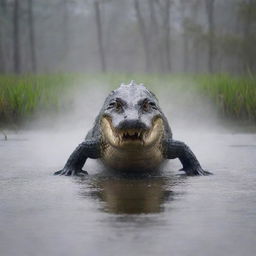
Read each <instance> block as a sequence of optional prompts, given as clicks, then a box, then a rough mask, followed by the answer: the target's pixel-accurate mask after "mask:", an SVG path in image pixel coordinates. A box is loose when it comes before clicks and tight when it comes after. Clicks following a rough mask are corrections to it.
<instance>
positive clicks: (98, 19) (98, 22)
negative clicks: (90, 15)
mask: <svg viewBox="0 0 256 256" xmlns="http://www.w3.org/2000/svg"><path fill="white" fill-rule="evenodd" d="M94 10H95V18H96V26H97V35H98V45H99V55H100V62H101V71H102V72H105V71H106V62H105V52H104V48H103V36H102V22H101V13H100V4H99V2H98V1H97V0H95V1H94Z"/></svg>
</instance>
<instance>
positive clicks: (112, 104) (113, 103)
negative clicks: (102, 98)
mask: <svg viewBox="0 0 256 256" xmlns="http://www.w3.org/2000/svg"><path fill="white" fill-rule="evenodd" d="M115 105H116V103H115V102H111V103H110V104H109V105H108V108H107V109H111V108H114V107H115Z"/></svg>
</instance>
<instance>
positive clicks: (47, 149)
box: [0, 88, 256, 256]
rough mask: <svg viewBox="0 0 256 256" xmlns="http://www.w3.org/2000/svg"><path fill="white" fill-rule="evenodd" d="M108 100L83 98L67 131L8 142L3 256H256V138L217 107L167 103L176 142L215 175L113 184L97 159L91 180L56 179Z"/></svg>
mask: <svg viewBox="0 0 256 256" xmlns="http://www.w3.org/2000/svg"><path fill="white" fill-rule="evenodd" d="M100 91H102V88H101V90H98V89H97V88H95V89H94V91H91V92H90V93H88V91H86V92H84V93H79V95H80V96H79V97H78V96H77V97H76V98H75V99H76V100H74V104H75V106H74V108H73V109H72V110H71V112H70V113H69V115H68V113H65V115H63V116H62V117H58V118H60V120H58V122H59V125H54V122H53V120H52V118H49V120H47V119H46V120H41V121H40V122H38V125H37V126H36V125H34V129H33V130H30V131H29V130H25V131H23V132H21V131H20V132H19V133H17V134H15V133H10V132H8V131H7V134H8V138H9V140H8V141H4V140H0V255H1V256H30V255H31V256H46V255H47V256H51V255H61V256H65V255H68V256H70V255H76V256H80V255H83V256H84V255H88V256H98V255H100V256H105V255H106V256H115V255H118V256H119V255H122V256H125V255H127V256H135V255H136V256H144V255H147V256H151V255H152V256H156V255H161V256H164V255H166V256H167V255H168V256H169V255H175V256H176V255H179V256H186V255H189V256H191V255H193V256H194V255H196V256H206V255H207V256H211V255H213V256H217V255H218V256H226V255H232V256H241V255H243V256H252V255H256V167H255V166H256V133H252V132H251V133H248V131H247V132H246V131H245V129H243V128H239V127H237V128H235V127H232V129H230V128H228V129H226V128H223V126H222V125H221V124H220V123H221V121H220V120H219V119H218V118H217V117H216V113H215V112H214V111H212V109H211V106H210V105H208V104H207V102H203V103H202V102H200V101H199V100H194V101H193V100H191V96H189V98H190V102H192V103H193V104H192V103H191V104H192V105H191V106H190V105H189V106H184V101H182V102H179V101H180V97H176V96H175V94H172V93H168V94H166V93H165V94H164V93H163V95H162V96H161V97H160V99H161V100H160V102H162V104H161V105H164V106H166V108H164V112H165V113H166V115H167V116H168V118H169V119H170V121H171V122H170V123H171V126H172V129H173V132H174V138H175V139H179V140H182V141H185V142H186V143H187V144H188V145H189V146H190V147H191V148H192V150H193V151H194V152H195V154H196V155H197V157H198V159H199V160H200V162H201V164H202V166H203V167H204V168H205V169H206V170H209V171H211V172H213V173H214V175H212V176H205V177H186V176H184V175H180V174H179V173H178V171H177V170H178V169H180V167H181V165H180V163H179V161H178V160H172V161H169V163H168V165H167V166H166V167H165V169H164V171H163V173H162V174H161V175H158V176H154V177H144V178H143V177H137V178H136V177H135V178H132V177H125V178H124V177H116V176H110V175H107V174H104V173H102V169H101V166H99V165H97V164H96V163H95V161H94V160H89V161H88V162H87V163H86V165H85V169H86V170H87V171H88V172H89V174H90V175H89V176H88V177H86V178H84V179H81V178H71V177H62V176H53V175H52V174H53V172H54V171H57V170H59V169H60V168H62V167H63V165H64V163H65V161H66V160H67V158H68V156H69V155H70V153H71V152H72V150H73V149H74V148H75V147H76V146H77V144H78V143H80V142H81V140H82V139H83V138H84V136H85V134H86V130H88V129H89V128H90V127H91V124H92V122H93V118H94V117H95V115H96V113H97V110H98V109H99V108H100V106H101V104H102V101H103V99H104V97H105V95H104V93H102V94H100V95H99V92H100ZM106 91H107V88H106ZM84 95H86V97H87V99H89V100H88V101H85V99H84ZM170 97H172V100H170ZM181 97H185V96H184V95H183V94H182V96H181ZM92 99H93V100H92ZM88 109H90V111H88ZM42 127H44V128H43V129H42ZM35 131H36V132H35ZM234 131H235V133H234ZM1 136H2V134H0V138H1V139H3V136H2V137H1Z"/></svg>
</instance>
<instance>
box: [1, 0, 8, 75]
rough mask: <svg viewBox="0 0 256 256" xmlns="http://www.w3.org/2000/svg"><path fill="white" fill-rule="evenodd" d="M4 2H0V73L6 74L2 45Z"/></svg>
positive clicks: (3, 0) (2, 0)
mask: <svg viewBox="0 0 256 256" xmlns="http://www.w3.org/2000/svg"><path fill="white" fill-rule="evenodd" d="M6 7H7V5H6V0H1V5H0V73H5V72H6V63H5V53H4V48H5V47H4V45H5V36H4V34H5V33H4V30H5V28H4V26H5V24H4V19H5V15H6V10H7V8H6Z"/></svg>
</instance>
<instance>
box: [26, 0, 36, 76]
mask: <svg viewBox="0 0 256 256" xmlns="http://www.w3.org/2000/svg"><path fill="white" fill-rule="evenodd" d="M28 28H29V44H30V58H31V67H32V71H33V73H36V71H37V62H36V46H35V24H34V12H33V0H28Z"/></svg>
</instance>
